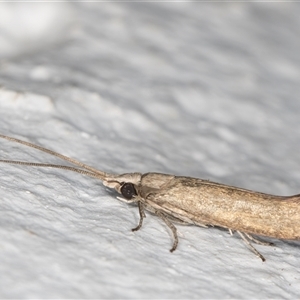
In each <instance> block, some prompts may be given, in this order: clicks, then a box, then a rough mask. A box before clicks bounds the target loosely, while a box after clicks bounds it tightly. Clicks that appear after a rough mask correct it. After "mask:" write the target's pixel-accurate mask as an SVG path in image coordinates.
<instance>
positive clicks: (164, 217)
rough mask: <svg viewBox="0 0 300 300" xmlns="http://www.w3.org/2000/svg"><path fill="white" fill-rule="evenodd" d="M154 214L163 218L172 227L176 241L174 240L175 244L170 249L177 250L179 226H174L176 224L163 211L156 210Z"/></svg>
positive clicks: (171, 250)
mask: <svg viewBox="0 0 300 300" xmlns="http://www.w3.org/2000/svg"><path fill="white" fill-rule="evenodd" d="M154 214H155V215H156V216H158V217H159V218H161V219H162V220H163V221H164V222H165V224H166V225H167V226H168V227H169V228H170V229H171V231H172V233H173V237H174V242H173V246H172V248H171V249H170V252H173V251H175V250H176V248H177V245H178V235H177V228H176V227H175V226H174V224H173V223H172V222H171V221H170V220H169V219H168V217H167V216H166V215H165V214H164V213H162V212H161V211H158V210H155V211H154Z"/></svg>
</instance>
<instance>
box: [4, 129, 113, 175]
mask: <svg viewBox="0 0 300 300" xmlns="http://www.w3.org/2000/svg"><path fill="white" fill-rule="evenodd" d="M0 138H3V139H5V140H8V141H11V142H16V143H19V144H22V145H25V146H27V147H31V148H35V149H37V150H39V151H42V152H45V153H48V154H50V155H53V156H56V157H58V158H60V159H62V160H65V161H68V162H70V163H72V164H74V165H77V166H79V167H82V168H83V169H85V170H88V171H91V172H87V173H86V174H87V175H88V173H89V174H90V175H91V174H92V173H94V174H97V175H98V176H93V175H91V176H93V177H97V178H99V179H101V180H104V179H105V178H106V177H107V176H110V175H111V174H108V173H105V172H102V171H100V170H97V169H95V168H93V167H91V166H89V165H86V164H84V163H82V162H80V161H78V160H76V159H74V158H71V157H68V156H65V155H63V154H60V153H57V152H55V151H53V150H50V149H47V148H44V147H42V146H38V145H35V144H32V143H29V142H26V141H23V140H19V139H16V138H13V137H10V136H6V135H3V134H0ZM1 162H5V161H1ZM7 163H9V162H8V161H7ZM11 163H13V161H11ZM16 163H17V162H16ZM17 164H20V165H21V164H22V165H26V163H25V162H19V163H17ZM34 164H36V163H30V162H29V163H28V164H27V165H31V166H34ZM42 165H43V166H46V165H48V164H41V165H40V166H41V167H42ZM35 166H39V164H36V165H35ZM48 166H49V165H48ZM62 167H63V168H62ZM52 168H58V165H52ZM61 169H67V170H71V167H70V168H69V167H66V168H65V167H64V166H61ZM75 170H77V171H75ZM79 170H80V169H76V168H74V169H73V171H74V172H78V171H79ZM82 171H83V170H82ZM78 173H80V172H78ZM82 174H83V173H82Z"/></svg>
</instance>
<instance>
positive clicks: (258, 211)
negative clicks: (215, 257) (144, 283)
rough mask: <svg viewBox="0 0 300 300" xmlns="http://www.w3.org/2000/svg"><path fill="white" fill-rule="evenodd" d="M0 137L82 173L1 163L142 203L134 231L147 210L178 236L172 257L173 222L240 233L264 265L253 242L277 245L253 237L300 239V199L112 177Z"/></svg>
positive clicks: (179, 181) (155, 177) (158, 178)
mask: <svg viewBox="0 0 300 300" xmlns="http://www.w3.org/2000/svg"><path fill="white" fill-rule="evenodd" d="M0 138H3V139H6V140H9V141H13V142H17V143H19V144H22V145H26V146H29V147H32V148H35V149H38V150H40V151H43V152H46V153H48V154H51V155H54V156H57V157H59V158H61V159H63V160H65V161H68V162H70V163H72V164H74V165H77V166H79V167H80V168H74V167H70V166H64V165H54V164H42V163H32V162H23V161H12V160H0V162H2V163H9V164H19V165H25V166H36V167H51V168H59V169H64V170H70V171H74V172H77V173H81V174H85V175H88V176H91V177H95V178H98V179H100V180H101V181H102V182H103V184H104V185H105V186H107V187H109V188H112V189H115V190H116V191H117V192H118V193H119V194H121V195H122V196H123V198H120V197H117V198H118V199H119V200H122V201H125V202H127V203H133V202H134V203H137V205H138V208H139V214H140V221H139V224H138V226H137V227H136V228H134V229H132V230H133V231H136V230H139V229H140V228H141V227H142V223H143V219H144V218H145V217H146V215H145V210H147V211H150V212H151V213H153V214H155V215H156V216H158V217H159V218H161V219H162V220H163V221H164V222H165V223H166V225H167V226H168V227H169V228H170V229H171V231H172V233H173V236H174V242H173V246H172V248H171V250H170V251H171V252H173V251H174V250H175V249H176V247H177V244H178V236H177V229H176V227H175V226H174V224H173V223H179V224H183V225H190V224H192V225H198V226H202V227H208V226H217V227H222V228H226V229H228V230H229V232H230V234H232V232H233V231H236V232H237V233H238V234H239V235H240V236H241V238H242V239H243V241H244V242H245V243H246V244H247V246H248V247H249V248H250V249H251V250H252V251H253V252H254V253H255V254H256V255H257V256H258V257H260V258H261V259H262V261H265V258H264V257H263V256H262V255H261V254H260V253H259V252H258V251H257V250H256V249H255V248H254V247H253V245H252V244H251V242H250V241H253V242H255V243H258V244H262V245H273V244H272V243H267V242H263V241H260V240H257V239H256V238H254V237H253V236H252V234H254V235H259V236H266V237H271V238H276V239H290V240H300V194H299V195H294V196H287V197H284V196H274V195H269V194H264V193H259V192H254V191H250V190H246V189H241V188H237V187H233V186H228V185H224V184H219V183H215V182H211V181H207V180H202V179H197V178H192V177H183V176H174V175H168V174H160V173H145V174H141V173H125V174H121V175H118V174H109V173H105V172H103V171H100V170H97V169H95V168H93V167H90V166H88V165H86V164H83V163H81V162H79V161H77V160H75V159H73V158H70V157H67V156H64V155H62V154H59V153H57V152H54V151H52V150H49V149H46V148H43V147H41V146H38V145H34V144H32V143H29V142H26V141H22V140H19V139H16V138H13V137H9V136H5V135H2V134H0Z"/></svg>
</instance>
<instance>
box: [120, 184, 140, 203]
mask: <svg viewBox="0 0 300 300" xmlns="http://www.w3.org/2000/svg"><path fill="white" fill-rule="evenodd" d="M121 193H122V195H123V197H124V198H125V199H128V200H130V199H132V198H133V197H134V196H136V195H137V193H136V190H135V188H134V185H133V184H132V183H124V184H123V185H122V187H121Z"/></svg>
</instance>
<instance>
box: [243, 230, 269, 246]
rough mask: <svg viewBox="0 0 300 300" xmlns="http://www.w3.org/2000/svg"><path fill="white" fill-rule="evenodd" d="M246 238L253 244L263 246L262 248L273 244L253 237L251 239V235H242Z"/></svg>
mask: <svg viewBox="0 0 300 300" xmlns="http://www.w3.org/2000/svg"><path fill="white" fill-rule="evenodd" d="M244 234H245V235H246V236H247V238H248V239H249V240H251V241H253V242H254V243H256V244H258V245H263V246H274V243H270V242H265V241H262V240H259V239H256V238H255V237H253V236H252V235H250V234H249V233H244Z"/></svg>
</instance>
